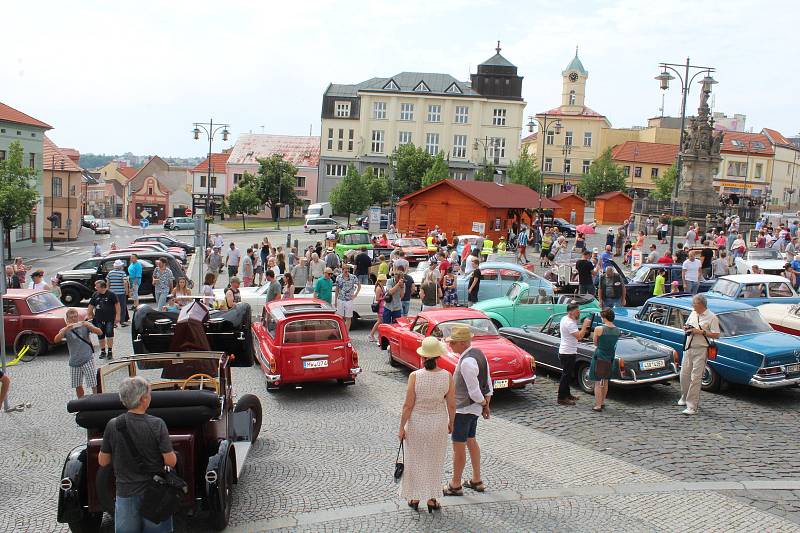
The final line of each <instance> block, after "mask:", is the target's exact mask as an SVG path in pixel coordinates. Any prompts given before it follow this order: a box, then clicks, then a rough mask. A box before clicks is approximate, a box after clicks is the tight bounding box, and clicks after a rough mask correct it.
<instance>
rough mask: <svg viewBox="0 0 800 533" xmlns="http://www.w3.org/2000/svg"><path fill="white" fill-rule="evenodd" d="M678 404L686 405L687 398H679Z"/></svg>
mask: <svg viewBox="0 0 800 533" xmlns="http://www.w3.org/2000/svg"><path fill="white" fill-rule="evenodd" d="M678 405H680V406H681V407H683V406H684V405H686V400H684V399H683V398H681V399H680V400H678Z"/></svg>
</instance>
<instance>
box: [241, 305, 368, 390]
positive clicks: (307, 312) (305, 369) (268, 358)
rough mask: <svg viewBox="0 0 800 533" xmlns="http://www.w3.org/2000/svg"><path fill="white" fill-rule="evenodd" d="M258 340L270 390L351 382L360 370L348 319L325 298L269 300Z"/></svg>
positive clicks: (255, 338)
mask: <svg viewBox="0 0 800 533" xmlns="http://www.w3.org/2000/svg"><path fill="white" fill-rule="evenodd" d="M253 343H254V346H255V353H256V358H257V359H258V364H259V365H261V369H262V370H263V371H264V375H265V377H266V383H267V390H268V391H271V392H273V391H276V390H278V389H279V388H280V387H281V386H282V385H287V384H291V383H308V382H312V381H329V380H336V381H338V382H339V384H341V385H352V384H353V383H355V381H356V376H358V374H360V373H361V367H359V366H358V352H356V349H355V348H354V347H353V345H352V344H351V343H350V335H349V333H348V331H347V327H346V326H345V323H344V320H343V319H342V317H340V316H339V315H337V314H336V311H335V310H334V308H333V307H331V306H330V305H329V304H328V303H327V302H323V301H322V300H316V299H314V298H292V299H290V300H276V301H274V302H270V303H268V304H267V305H266V306H265V307H264V311H263V314H262V317H261V320H260V321H259V322H257V323H255V324H253Z"/></svg>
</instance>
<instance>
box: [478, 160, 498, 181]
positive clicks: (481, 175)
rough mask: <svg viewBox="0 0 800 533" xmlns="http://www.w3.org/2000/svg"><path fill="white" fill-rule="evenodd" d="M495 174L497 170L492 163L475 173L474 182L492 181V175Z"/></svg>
mask: <svg viewBox="0 0 800 533" xmlns="http://www.w3.org/2000/svg"><path fill="white" fill-rule="evenodd" d="M496 173H497V169H495V167H494V163H489V164H488V165H486V166H483V167H481V168H480V169H479V170H478V171H477V172H476V173H475V180H476V181H494V175H495V174H496Z"/></svg>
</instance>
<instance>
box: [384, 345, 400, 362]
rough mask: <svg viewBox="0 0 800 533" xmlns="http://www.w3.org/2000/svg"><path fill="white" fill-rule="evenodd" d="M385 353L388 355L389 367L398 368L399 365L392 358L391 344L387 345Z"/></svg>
mask: <svg viewBox="0 0 800 533" xmlns="http://www.w3.org/2000/svg"><path fill="white" fill-rule="evenodd" d="M386 353H387V354H389V366H393V367H398V366H400V363H399V362H397V360H396V359H395V358H394V357H392V344H391V343H389V345H388V346H386Z"/></svg>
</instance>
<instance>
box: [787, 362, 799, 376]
mask: <svg viewBox="0 0 800 533" xmlns="http://www.w3.org/2000/svg"><path fill="white" fill-rule="evenodd" d="M795 372H800V363H795V364H793V365H786V373H787V374H794V373H795Z"/></svg>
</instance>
